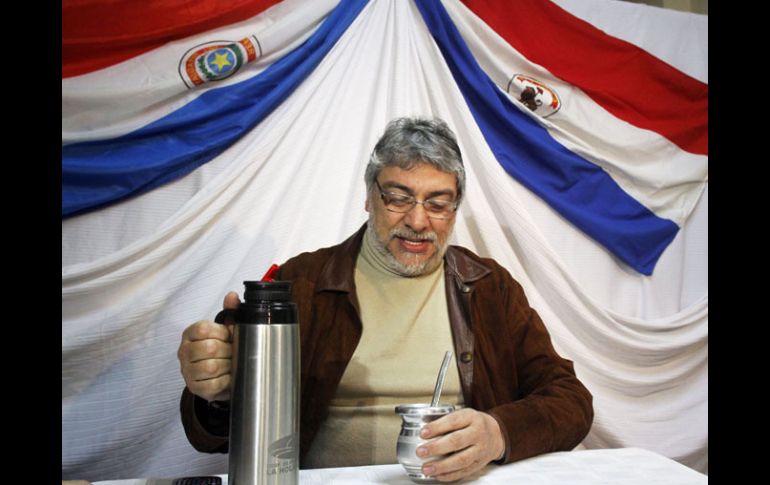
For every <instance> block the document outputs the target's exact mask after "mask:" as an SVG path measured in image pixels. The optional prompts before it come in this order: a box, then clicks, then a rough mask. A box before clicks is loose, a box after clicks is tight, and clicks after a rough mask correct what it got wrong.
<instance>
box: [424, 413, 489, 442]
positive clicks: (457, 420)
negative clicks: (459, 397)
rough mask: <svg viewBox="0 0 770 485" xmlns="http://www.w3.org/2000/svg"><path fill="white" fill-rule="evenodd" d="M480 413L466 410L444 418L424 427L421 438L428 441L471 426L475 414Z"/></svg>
mask: <svg viewBox="0 0 770 485" xmlns="http://www.w3.org/2000/svg"><path fill="white" fill-rule="evenodd" d="M475 413H478V411H476V410H475V409H471V408H464V409H460V410H458V411H455V412H452V413H449V414H447V415H446V416H442V417H441V418H439V419H437V420H435V421H433V422H431V423H428V424H426V425H425V426H423V428H422V431H421V432H420V438H422V439H424V440H427V439H431V438H433V437H435V436H441V435H445V434H447V433H450V432H452V431H455V430H457V429H462V428H466V427H468V426H470V424H471V421H472V420H473V417H474V414H475Z"/></svg>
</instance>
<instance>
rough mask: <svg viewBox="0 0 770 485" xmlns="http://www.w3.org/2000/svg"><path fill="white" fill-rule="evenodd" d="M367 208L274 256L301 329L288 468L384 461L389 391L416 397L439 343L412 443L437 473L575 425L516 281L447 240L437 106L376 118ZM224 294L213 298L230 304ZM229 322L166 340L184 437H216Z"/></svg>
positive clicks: (576, 397)
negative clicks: (325, 234) (346, 228)
mask: <svg viewBox="0 0 770 485" xmlns="http://www.w3.org/2000/svg"><path fill="white" fill-rule="evenodd" d="M364 178H365V181H366V188H367V198H366V204H365V208H366V211H367V212H368V213H369V220H368V223H367V224H366V225H364V227H362V228H361V229H360V230H359V231H358V232H357V233H356V234H354V235H353V236H351V237H350V238H349V239H347V240H346V241H344V242H343V243H342V244H340V245H338V246H334V247H330V248H323V249H319V250H317V251H315V252H312V253H303V254H300V255H299V256H296V257H294V258H292V259H290V260H289V261H287V262H286V263H285V264H284V265H283V266H282V267H281V269H280V272H279V273H278V274H277V275H276V277H275V279H277V280H289V281H292V282H293V284H292V296H293V299H294V301H295V302H297V304H298V306H299V322H300V340H301V344H300V345H301V366H302V368H301V398H300V419H301V422H300V433H301V437H300V457H301V458H300V460H301V466H302V467H305V468H306V467H315V466H321V467H324V466H325V467H329V466H350V465H363V464H375V463H395V462H396V456H395V442H396V438H397V436H398V432H399V428H400V420H399V418H398V416H396V415H395V413H394V408H395V406H396V405H398V404H405V403H415V402H429V401H430V397H431V394H432V392H433V385H434V384H435V376H436V370H437V367H438V364H439V363H440V360H441V356H443V354H444V352H445V350H449V349H453V350H454V354H455V355H456V356H458V359H457V362H456V364H455V365H453V366H451V372H450V373H448V377H447V383H446V384H445V387H444V393H443V396H444V397H445V399H442V403H451V404H455V405H456V407H458V408H460V409H459V410H457V411H455V412H453V413H451V414H449V415H447V416H445V417H443V418H441V419H439V420H436V421H434V422H432V423H430V424H428V425H426V426H425V428H424V431H423V434H422V437H423V438H425V439H430V438H435V439H432V440H431V441H430V442H428V443H426V444H424V445H422V446H420V447H419V448H418V455H420V456H422V457H425V458H429V457H431V456H438V455H445V454H447V455H448V456H447V457H445V458H443V459H440V460H437V461H433V462H431V463H428V464H426V465H425V466H424V467H423V472H424V473H425V474H426V475H429V476H433V477H435V478H437V479H438V480H440V481H454V480H459V479H461V478H464V477H467V476H469V475H471V474H473V473H475V472H476V471H478V470H480V469H481V468H483V467H484V466H486V465H487V464H488V463H490V462H497V463H508V462H512V461H516V460H520V459H523V458H527V457H530V456H534V455H537V454H541V453H547V452H551V451H562V450H570V449H572V448H573V447H575V446H576V445H577V444H578V443H580V441H581V440H582V439H583V438H584V437H585V435H586V434H587V433H588V430H589V428H590V426H591V422H592V420H593V408H592V397H591V394H590V393H589V392H588V390H586V388H585V387H584V386H583V385H582V384H581V383H580V381H579V380H578V379H577V377H576V376H575V373H574V370H573V366H572V363H571V362H570V361H568V360H565V359H562V358H561V357H560V356H559V355H558V354H556V352H555V351H554V349H553V346H552V344H551V340H550V336H549V335H548V332H547V330H546V328H545V326H544V325H543V323H542V321H541V320H540V317H539V316H538V315H537V313H536V312H535V311H534V310H533V309H531V308H530V307H529V305H528V303H527V300H526V297H525V296H524V293H523V291H522V288H521V286H520V285H519V284H518V283H517V282H516V281H514V280H513V278H511V276H510V275H509V273H508V272H507V271H506V270H505V269H503V268H502V267H501V266H499V265H498V264H497V263H496V262H494V261H493V260H491V259H485V258H480V257H479V256H476V255H475V254H473V253H472V252H470V251H469V250H467V249H464V248H461V247H457V246H448V244H447V242H448V240H449V237H450V235H451V233H452V230H453V228H454V223H455V217H456V210H457V207H458V206H459V204H460V202H461V200H462V197H463V195H464V191H465V171H464V169H463V165H462V158H461V154H460V149H459V147H458V145H457V142H456V140H455V137H454V134H453V133H452V132H451V130H450V129H449V128H448V126H447V125H446V124H445V123H444V122H443V121H440V120H430V121H429V120H421V119H409V118H401V119H397V120H394V121H392V122H391V123H390V124H389V125H388V127H387V128H386V131H385V133H384V135H383V136H382V137H381V138H380V140H379V141H378V143H377V145H376V146H375V148H374V151H373V153H372V156H371V158H370V161H369V164H368V166H367V168H366V173H365V176H364ZM237 304H238V297H237V295H236V294H235V293H229V294H228V295H227V296H226V297H225V303H224V306H225V308H232V307H235V306H237ZM230 355H231V344H230V333H229V331H228V330H227V328H226V327H224V326H221V325H218V324H214V323H212V322H208V321H201V322H197V323H195V324H193V325H191V326H190V327H188V328H187V329H186V330H185V332H184V334H183V337H182V343H181V345H180V347H179V360H180V363H181V368H182V374H183V376H184V378H185V383H186V384H187V388H186V389H185V390H184V392H183V395H182V402H181V412H182V420H183V423H184V426H185V431H186V433H187V436H188V438H189V440H190V442H191V443H192V444H193V446H195V447H196V449H198V450H201V451H207V452H225V451H227V426H228V423H227V407H226V403H223V402H222V401H223V400H226V399H227V397H228V393H229V386H230V374H229V372H230V360H229V359H230Z"/></svg>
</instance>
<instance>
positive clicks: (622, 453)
mask: <svg viewBox="0 0 770 485" xmlns="http://www.w3.org/2000/svg"><path fill="white" fill-rule="evenodd" d="M220 476H221V477H222V478H223V480H222V483H223V485H227V475H220ZM299 481H300V483H301V484H302V485H306V484H333V485H343V484H344V485H352V484H383V485H413V482H412V481H410V480H409V478H407V476H406V474H405V473H404V469H403V468H402V467H401V465H376V466H359V467H349V468H322V469H316V470H300V472H299ZM458 483H463V484H466V483H474V484H476V483H478V484H512V483H513V484H521V485H605V484H612V485H653V484H658V483H661V484H666V485H704V484H708V476H706V475H703V474H701V473H698V472H696V471H695V470H692V469H691V468H688V467H686V466H684V465H682V464H680V463H677V462H675V461H673V460H670V459H668V458H666V457H664V456H662V455H659V454H657V453H653V452H652V451H647V450H643V449H641V448H620V449H613V450H582V451H568V452H561V453H549V454H547V455H541V456H537V457H535V458H530V459H528V460H522V461H519V462H516V463H511V464H508V465H505V466H494V465H492V466H488V467H486V468H485V469H484V470H483V471H482V472H480V473H479V474H478V475H477V476H475V477H472V478H470V479H467V480H463V481H462V482H458ZM146 484H147V480H145V479H134V480H109V481H101V482H94V485H146Z"/></svg>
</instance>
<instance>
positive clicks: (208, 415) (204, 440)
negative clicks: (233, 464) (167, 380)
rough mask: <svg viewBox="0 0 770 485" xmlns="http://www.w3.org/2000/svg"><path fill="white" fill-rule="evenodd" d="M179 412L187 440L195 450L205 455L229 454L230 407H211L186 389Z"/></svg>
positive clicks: (183, 392)
mask: <svg viewBox="0 0 770 485" xmlns="http://www.w3.org/2000/svg"><path fill="white" fill-rule="evenodd" d="M179 412H180V414H181V416H182V426H183V427H184V432H185V434H186V435H187V440H188V441H189V442H190V444H191V445H193V448H195V449H196V450H198V451H203V452H205V453H227V451H228V434H229V426H230V421H229V420H230V411H229V407H228V406H226V405H225V406H223V407H214V406H211V405H209V403H208V402H206V400H205V399H202V398H200V397H198V396H196V395H194V394H193V393H191V392H190V391H189V390H188V389H187V388H186V387H185V388H184V391H182V399H181V400H180V402H179Z"/></svg>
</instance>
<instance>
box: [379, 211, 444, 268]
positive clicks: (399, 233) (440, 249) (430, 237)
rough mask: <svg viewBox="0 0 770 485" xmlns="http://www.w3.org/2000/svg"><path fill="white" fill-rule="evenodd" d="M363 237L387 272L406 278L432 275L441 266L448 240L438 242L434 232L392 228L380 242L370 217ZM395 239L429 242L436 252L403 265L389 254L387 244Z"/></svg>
mask: <svg viewBox="0 0 770 485" xmlns="http://www.w3.org/2000/svg"><path fill="white" fill-rule="evenodd" d="M364 237H366V238H368V240H369V244H370V245H371V247H373V248H374V250H375V251H377V253H378V254H379V255H380V256H382V261H383V262H384V263H385V265H386V266H387V267H388V269H389V270H391V271H392V272H394V273H396V274H399V275H401V276H405V277H408V278H413V277H415V276H422V275H425V274H429V273H432V272H433V271H435V270H436V269H437V268H438V267H439V266H441V261H442V260H443V258H444V253H446V250H447V247H448V239H449V238H447V240H445V241H439V238H438V235H437V234H436V233H435V232H434V231H423V232H419V233H418V232H415V231H413V230H411V229H408V228H404V227H394V228H392V229H391V230H390V231H388V235H387V238H386V240H384V241H382V240H380V237H379V235H378V234H377V230H376V229H375V223H374V221H373V218H372V217H370V218H369V222H368V224H367V231H366V234H365V235H364ZM396 237H401V238H406V239H411V240H423V241H431V242H433V243H434V244H435V246H436V251H435V252H434V253H433V255H432V256H431V257H429V258H428V259H425V260H422V261H417V262H414V263H403V262H401V261H399V260H398V259H396V257H395V256H394V255H393V253H391V252H390V249H388V243H389V242H390V241H392V240H393V239H394V238H396Z"/></svg>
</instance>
